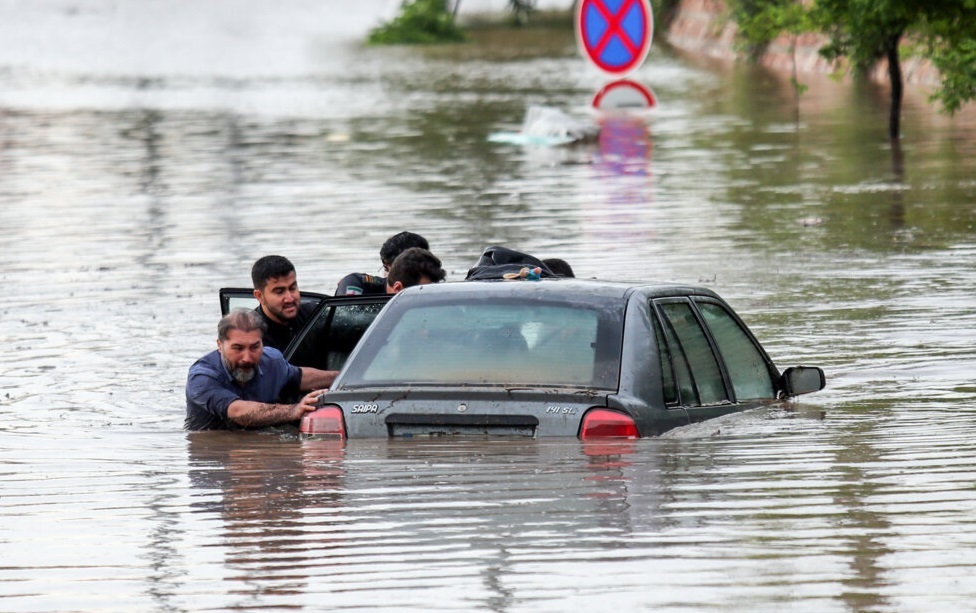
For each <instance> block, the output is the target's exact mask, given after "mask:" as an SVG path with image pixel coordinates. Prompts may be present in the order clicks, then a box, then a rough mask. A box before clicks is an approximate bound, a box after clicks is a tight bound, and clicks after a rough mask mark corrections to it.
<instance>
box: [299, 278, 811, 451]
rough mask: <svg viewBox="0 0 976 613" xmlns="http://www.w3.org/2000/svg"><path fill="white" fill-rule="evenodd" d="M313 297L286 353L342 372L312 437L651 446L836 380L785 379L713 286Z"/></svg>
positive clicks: (555, 286) (583, 283)
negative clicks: (611, 440) (313, 307)
mask: <svg viewBox="0 0 976 613" xmlns="http://www.w3.org/2000/svg"><path fill="white" fill-rule="evenodd" d="M313 299H315V300H317V301H319V306H318V310H317V312H316V314H315V315H314V316H313V317H312V319H311V320H310V321H309V323H308V324H307V325H306V327H305V329H304V330H303V331H302V332H301V333H300V334H299V335H298V336H297V337H296V338H295V340H294V341H293V342H292V344H291V345H290V346H289V347H288V348H287V349H286V351H285V356H286V357H287V358H289V359H290V360H291V361H292V363H295V364H298V365H300V366H302V365H307V366H314V367H318V368H329V369H337V370H338V369H341V372H340V373H339V375H338V377H337V378H336V380H335V382H334V383H333V385H332V387H331V388H330V390H329V391H328V392H327V393H325V394H324V395H323V398H322V400H321V401H320V404H321V408H319V409H318V410H316V411H314V412H312V413H309V414H308V415H306V416H305V418H304V419H303V420H302V424H301V430H302V432H304V433H305V434H307V435H310V436H316V437H335V438H364V437H410V436H438V435H489V436H520V437H548V436H562V437H579V438H582V439H591V438H601V437H624V438H637V437H645V436H653V435H657V434H660V433H662V432H664V431H666V430H669V429H672V428H675V427H677V426H681V425H684V424H689V423H692V422H697V421H702V420H705V419H709V418H713V417H718V416H720V415H724V414H727V413H732V412H736V411H742V410H745V409H749V408H754V407H758V406H761V405H764V404H769V403H771V402H775V401H776V400H777V399H782V398H787V397H792V396H796V395H798V394H804V393H808V392H814V391H818V390H820V389H822V388H823V387H824V373H823V370H821V369H820V368H817V367H806V366H797V367H793V368H788V369H786V370H785V371H784V372H782V373H780V371H779V370H778V369H777V367H776V366H775V365H774V364H773V362H772V360H770V358H769V356H768V355H767V354H766V352H765V351H764V350H763V348H762V346H761V345H760V344H759V342H758V341H757V340H756V339H755V338H754V337H753V335H752V333H751V332H750V331H749V329H748V328H747V327H746V326H745V324H743V323H742V321H741V320H740V319H739V317H738V316H737V315H736V314H735V312H734V311H733V310H732V308H731V307H729V305H728V304H726V303H725V301H724V300H722V299H721V298H720V297H719V296H718V295H717V294H716V293H715V292H713V291H711V290H709V289H706V288H701V287H690V286H682V285H666V284H629V283H615V282H604V281H592V280H578V279H563V278H552V279H542V280H537V281H522V280H518V281H505V280H490V281H464V282H456V283H441V284H435V285H423V286H416V287H412V288H409V289H407V290H404V291H403V292H401V293H399V294H397V295H396V296H395V297H393V298H392V299H388V297H386V296H375V297H371V296H360V297H355V298H327V297H314V298H313ZM374 318H375V321H374ZM360 337H361V338H360Z"/></svg>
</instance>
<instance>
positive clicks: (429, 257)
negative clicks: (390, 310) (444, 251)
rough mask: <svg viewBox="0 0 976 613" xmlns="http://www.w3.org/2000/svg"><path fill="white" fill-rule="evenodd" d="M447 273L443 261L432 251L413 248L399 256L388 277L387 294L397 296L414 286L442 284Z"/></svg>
mask: <svg viewBox="0 0 976 613" xmlns="http://www.w3.org/2000/svg"><path fill="white" fill-rule="evenodd" d="M446 276H447V273H446V272H444V269H443V268H441V261H440V260H439V259H438V258H437V256H435V255H434V254H433V253H431V252H430V251H427V250H426V249H421V248H420V247H411V248H410V249H407V250H406V251H404V252H403V253H401V254H400V255H398V256H397V259H395V260H394V261H393V265H392V266H390V272H389V274H388V275H387V276H386V293H387V294H396V293H398V292H399V291H401V290H404V289H406V288H408V287H413V286H414V285H427V284H429V283H440V282H441V281H443V280H444V277H446Z"/></svg>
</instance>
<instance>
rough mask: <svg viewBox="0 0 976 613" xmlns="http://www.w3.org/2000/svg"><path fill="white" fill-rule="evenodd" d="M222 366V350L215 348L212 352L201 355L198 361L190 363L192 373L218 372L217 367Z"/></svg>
mask: <svg viewBox="0 0 976 613" xmlns="http://www.w3.org/2000/svg"><path fill="white" fill-rule="evenodd" d="M222 366H223V365H222V364H221V362H220V352H219V351H217V350H216V349H214V350H213V351H211V352H210V353H207V354H204V355H202V356H200V358H198V359H197V361H196V362H194V363H193V364H191V365H190V374H194V373H201V374H203V373H211V372H217V368H218V367H222Z"/></svg>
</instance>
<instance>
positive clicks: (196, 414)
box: [183, 309, 338, 430]
mask: <svg viewBox="0 0 976 613" xmlns="http://www.w3.org/2000/svg"><path fill="white" fill-rule="evenodd" d="M263 336H264V320H263V319H262V318H261V315H260V314H258V313H257V312H256V311H253V310H251V309H234V310H233V311H231V312H230V313H228V314H227V315H225V316H224V317H223V318H221V320H220V322H219V323H218V324H217V349H216V350H215V351H211V352H210V353H208V354H207V355H205V356H203V357H202V358H200V359H199V360H197V361H196V362H194V363H193V365H192V366H190V370H189V373H188V374H187V378H186V420H185V421H184V424H183V427H184V428H185V429H187V430H240V429H247V428H260V427H264V426H274V425H278V424H283V423H289V422H295V421H298V420H300V419H301V418H302V416H303V415H304V414H305V413H307V412H309V411H313V410H315V408H316V406H315V405H316V403H317V402H318V399H319V395H321V393H322V392H323V391H324V390H325V389H326V388H328V387H329V386H330V385H332V381H333V380H335V377H336V375H337V374H338V373H337V372H336V371H334V370H319V369H316V368H306V367H302V368H298V367H297V366H293V365H291V364H289V363H288V362H287V361H286V360H285V358H284V357H283V356H282V355H281V352H280V351H278V350H277V349H274V348H272V347H265V346H264V342H263ZM307 390H316V391H313V392H311V393H309V394H306V395H305V396H304V397H303V398H302V399H301V400H300V401H299V402H298V403H296V404H280V403H279V402H280V400H281V398H283V397H288V396H293V395H296V394H297V393H298V392H299V391H307Z"/></svg>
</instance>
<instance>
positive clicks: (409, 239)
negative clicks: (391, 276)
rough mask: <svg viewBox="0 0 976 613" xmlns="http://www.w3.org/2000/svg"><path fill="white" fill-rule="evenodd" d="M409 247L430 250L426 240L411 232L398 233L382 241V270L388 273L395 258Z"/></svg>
mask: <svg viewBox="0 0 976 613" xmlns="http://www.w3.org/2000/svg"><path fill="white" fill-rule="evenodd" d="M411 247H420V248H421V249H430V245H429V244H428V243H427V239H426V238H424V237H423V236H421V235H419V234H415V233H413V232H407V231H403V232H399V233H397V234H394V235H393V236H391V237H390V238H388V239H386V240H385V241H383V245H382V246H381V247H380V261H381V262H383V269H384V270H386V271H387V272H389V270H390V266H392V265H393V261H394V260H396V259H397V256H398V255H400V254H401V253H403V252H404V251H406V250H407V249H410V248H411Z"/></svg>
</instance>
